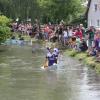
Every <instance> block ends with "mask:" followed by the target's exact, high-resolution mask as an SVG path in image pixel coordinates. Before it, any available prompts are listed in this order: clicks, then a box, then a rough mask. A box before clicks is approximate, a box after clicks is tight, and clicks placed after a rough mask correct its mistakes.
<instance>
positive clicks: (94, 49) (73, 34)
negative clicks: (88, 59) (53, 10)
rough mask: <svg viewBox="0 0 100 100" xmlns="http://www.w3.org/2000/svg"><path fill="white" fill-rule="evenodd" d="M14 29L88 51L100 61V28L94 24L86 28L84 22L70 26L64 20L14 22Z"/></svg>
mask: <svg viewBox="0 0 100 100" xmlns="http://www.w3.org/2000/svg"><path fill="white" fill-rule="evenodd" d="M12 29H13V31H15V32H16V31H17V32H19V33H20V34H22V35H29V36H31V37H34V38H37V39H42V40H48V41H52V42H59V43H61V45H63V46H65V47H69V48H71V49H75V50H76V51H78V52H87V55H88V56H95V57H96V61H98V62H100V30H99V29H96V28H94V27H93V26H91V27H90V28H84V26H83V25H82V24H80V25H74V26H73V25H72V26H69V25H65V24H64V23H62V22H61V23H60V24H51V23H49V24H44V25H39V24H34V25H32V24H31V23H27V24H23V23H21V24H17V23H13V25H12Z"/></svg>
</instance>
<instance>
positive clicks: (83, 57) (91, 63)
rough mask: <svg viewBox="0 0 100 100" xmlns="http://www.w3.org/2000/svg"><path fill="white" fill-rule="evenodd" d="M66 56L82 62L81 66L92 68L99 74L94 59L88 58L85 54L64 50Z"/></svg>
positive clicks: (98, 67)
mask: <svg viewBox="0 0 100 100" xmlns="http://www.w3.org/2000/svg"><path fill="white" fill-rule="evenodd" d="M65 53H66V54H67V55H68V56H70V57H74V58H76V59H78V60H80V61H82V62H83V64H86V65H88V66H89V67H91V68H94V69H95V70H96V72H98V73H99V74H100V63H97V62H95V58H94V57H88V56H87V53H86V52H81V53H79V52H76V51H75V50H70V49H68V50H66V52H65Z"/></svg>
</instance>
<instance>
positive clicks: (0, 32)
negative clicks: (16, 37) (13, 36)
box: [0, 26, 10, 43]
mask: <svg viewBox="0 0 100 100" xmlns="http://www.w3.org/2000/svg"><path fill="white" fill-rule="evenodd" d="M9 36H10V28H9V27H7V26H5V27H4V26H0V43H2V42H4V41H5V40H6V39H7V38H8V37H9Z"/></svg>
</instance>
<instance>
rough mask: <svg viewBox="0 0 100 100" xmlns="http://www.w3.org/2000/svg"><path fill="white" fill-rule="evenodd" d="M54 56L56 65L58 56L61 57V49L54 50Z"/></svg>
mask: <svg viewBox="0 0 100 100" xmlns="http://www.w3.org/2000/svg"><path fill="white" fill-rule="evenodd" d="M53 55H54V58H55V63H56V64H57V61H58V56H59V49H58V48H54V52H53Z"/></svg>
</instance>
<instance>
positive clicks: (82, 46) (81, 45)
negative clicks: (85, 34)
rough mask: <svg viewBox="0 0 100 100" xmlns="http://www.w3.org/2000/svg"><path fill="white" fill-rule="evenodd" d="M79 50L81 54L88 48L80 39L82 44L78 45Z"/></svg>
mask: <svg viewBox="0 0 100 100" xmlns="http://www.w3.org/2000/svg"><path fill="white" fill-rule="evenodd" d="M79 49H80V51H82V52H85V51H87V49H88V47H87V43H86V41H85V40H84V39H82V42H81V43H80V46H79Z"/></svg>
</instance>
